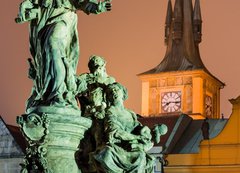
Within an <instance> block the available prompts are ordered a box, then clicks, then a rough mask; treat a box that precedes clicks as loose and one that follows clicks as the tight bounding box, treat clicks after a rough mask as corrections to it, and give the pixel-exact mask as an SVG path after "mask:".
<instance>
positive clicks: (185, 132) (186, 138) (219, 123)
mask: <svg viewBox="0 0 240 173" xmlns="http://www.w3.org/2000/svg"><path fill="white" fill-rule="evenodd" d="M139 121H140V122H141V123H142V124H143V125H146V126H148V127H149V128H153V127H154V125H155V124H165V125H167V126H168V132H167V134H166V135H164V136H162V137H161V141H160V144H158V145H160V146H162V147H163V153H166V154H173V153H174V154H180V153H181V154H183V153H197V152H198V150H199V144H200V142H201V140H203V137H202V131H201V126H202V123H203V120H193V119H192V118H191V117H189V116H188V115H186V114H182V115H171V116H160V117H145V118H139ZM208 122H209V126H210V130H209V137H210V138H214V137H215V136H217V135H218V134H219V133H220V132H221V131H222V129H223V128H224V126H225V124H226V123H227V120H226V119H209V120H208Z"/></svg>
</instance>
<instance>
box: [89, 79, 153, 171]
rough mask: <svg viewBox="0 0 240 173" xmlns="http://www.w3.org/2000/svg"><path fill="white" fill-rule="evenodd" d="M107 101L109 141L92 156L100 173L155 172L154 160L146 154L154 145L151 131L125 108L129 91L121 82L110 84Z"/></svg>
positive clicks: (106, 124) (105, 128) (106, 132)
mask: <svg viewBox="0 0 240 173" xmlns="http://www.w3.org/2000/svg"><path fill="white" fill-rule="evenodd" d="M106 98H107V101H108V108H107V111H106V116H105V119H104V130H105V131H104V133H105V136H106V138H107V139H106V141H105V144H104V145H103V146H101V147H100V146H99V148H98V150H97V151H96V152H95V155H94V156H93V157H94V160H95V165H96V167H97V171H98V172H105V173H120V172H126V173H130V172H138V173H146V172H147V173H152V172H153V164H154V158H153V157H152V156H150V155H149V154H147V153H146V151H147V150H149V149H150V148H151V147H152V146H153V143H152V141H151V137H152V136H151V131H150V129H149V128H148V127H146V126H142V125H141V124H140V122H139V121H138V120H137V116H136V114H135V113H134V112H132V111H130V110H128V109H126V108H125V107H124V105H123V101H124V100H126V98H127V90H126V88H125V87H123V86H122V85H121V84H119V83H113V84H110V85H108V86H107V91H106Z"/></svg>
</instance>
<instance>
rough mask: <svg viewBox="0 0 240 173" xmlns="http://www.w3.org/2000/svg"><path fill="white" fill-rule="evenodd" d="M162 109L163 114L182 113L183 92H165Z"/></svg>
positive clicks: (162, 97)
mask: <svg viewBox="0 0 240 173" xmlns="http://www.w3.org/2000/svg"><path fill="white" fill-rule="evenodd" d="M161 108H162V112H163V113H168V112H180V111H181V91H171V92H163V93H162V94H161Z"/></svg>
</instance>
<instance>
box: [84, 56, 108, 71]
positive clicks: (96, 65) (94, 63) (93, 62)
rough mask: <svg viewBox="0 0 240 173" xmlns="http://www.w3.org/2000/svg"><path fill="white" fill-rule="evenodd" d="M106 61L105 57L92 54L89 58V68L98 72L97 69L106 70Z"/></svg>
mask: <svg viewBox="0 0 240 173" xmlns="http://www.w3.org/2000/svg"><path fill="white" fill-rule="evenodd" d="M105 66H106V61H105V60H104V58H103V57H100V56H97V55H92V56H91V57H90V58H89V62H88V68H89V71H90V72H91V73H94V72H96V71H97V70H100V69H101V70H105Z"/></svg>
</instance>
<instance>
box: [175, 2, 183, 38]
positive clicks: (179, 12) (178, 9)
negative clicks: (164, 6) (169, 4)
mask: <svg viewBox="0 0 240 173" xmlns="http://www.w3.org/2000/svg"><path fill="white" fill-rule="evenodd" d="M173 19H174V21H173V40H180V39H181V38H182V30H183V1H182V0H176V1H175V5H174V16H173Z"/></svg>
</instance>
